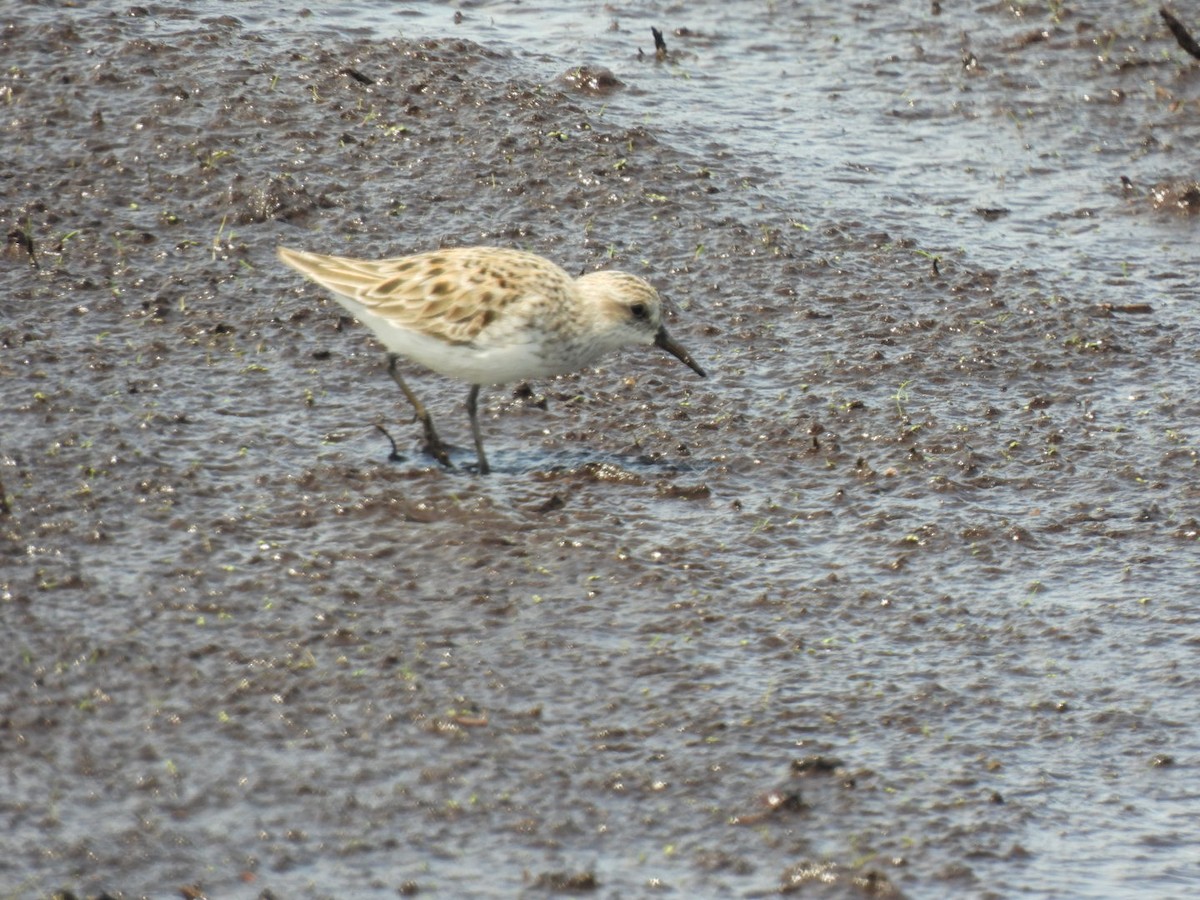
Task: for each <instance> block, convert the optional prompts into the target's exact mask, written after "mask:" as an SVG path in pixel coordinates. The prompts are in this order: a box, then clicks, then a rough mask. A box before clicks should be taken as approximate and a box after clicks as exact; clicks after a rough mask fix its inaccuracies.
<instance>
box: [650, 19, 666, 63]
mask: <svg viewBox="0 0 1200 900" xmlns="http://www.w3.org/2000/svg"><path fill="white" fill-rule="evenodd" d="M650 32H651V34H653V35H654V55H655V56H657V57H658V58H659V59H662V58H663V57H664V56H666V55H667V42H666V40H664V39H663V33H662V32H661V31H659V30H658V29H657V28H655V27H654V26H653V25H651V26H650Z"/></svg>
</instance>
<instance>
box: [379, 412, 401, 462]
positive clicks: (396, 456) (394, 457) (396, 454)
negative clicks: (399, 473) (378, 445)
mask: <svg viewBox="0 0 1200 900" xmlns="http://www.w3.org/2000/svg"><path fill="white" fill-rule="evenodd" d="M375 427H376V428H378V429H379V431H380V433H381V434H382V435H383V436H384V437H385V438H387V439H388V443H389V444H391V445H392V452H391V453H389V454H388V462H404V457H403V456H401V455H400V451H399V449H397V447H396V442H395V441H394V440H392V436H391V435H390V434H388V430H387V429H386V428H384V427H383V426H382V425H380V424H379V423H378V422H376V423H375Z"/></svg>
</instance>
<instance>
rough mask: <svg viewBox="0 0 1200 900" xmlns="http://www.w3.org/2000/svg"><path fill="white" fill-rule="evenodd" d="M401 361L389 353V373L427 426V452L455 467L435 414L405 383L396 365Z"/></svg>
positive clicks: (445, 464)
mask: <svg viewBox="0 0 1200 900" xmlns="http://www.w3.org/2000/svg"><path fill="white" fill-rule="evenodd" d="M399 361H400V357H399V356H397V355H396V354H395V353H389V354H388V374H389V375H391V376H392V378H393V380H395V382H396V384H398V385H400V390H402V391H404V396H405V397H407V398H408V402H409V403H411V404H412V408H413V411H414V412H415V413H416V414H417V418H418V419H420V420H421V424H422V425H424V426H425V452H426V453H428V454H429V455H430V456H432V457H433V458H434V459H436V460H437V461H438V462H440V463H441V464H442V465H443V466H446V467H447V468H450V469H452V468H454V464H453V463H452V462H450V454H449V453H447V452H446V448H445V446H444V445H443V444H442V439H441V438H439V437H438V434H437V432H436V431H435V430H434V428H433V416H431V415H429V411H428V410H427V409H425V404H424V403H422V402H421V401H420V400H418V399H417V395H416V394H414V393H413V392H412V391H411V390H410V389H409V387H408V385H407V384H405V383H404V379H403V378H402V377H401V376H400V370H399V369H398V368H397V367H396V364H397V363H398V362H399Z"/></svg>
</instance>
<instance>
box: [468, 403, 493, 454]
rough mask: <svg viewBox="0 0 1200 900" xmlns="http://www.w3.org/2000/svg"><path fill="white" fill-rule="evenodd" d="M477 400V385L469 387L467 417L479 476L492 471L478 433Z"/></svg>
mask: <svg viewBox="0 0 1200 900" xmlns="http://www.w3.org/2000/svg"><path fill="white" fill-rule="evenodd" d="M478 400H479V385H477V384H473V385H471V390H470V391H468V392H467V415H468V416H470V417H471V435H472V436H473V437H474V438H475V454H476V455H477V456H478V457H479V474H480V475H486V474H488V473H489V472H490V471H492V469H491V466H489V465H488V461H487V457H486V456H484V454H483V435H481V434H480V433H479V416H478V415H476V403H477V401H478Z"/></svg>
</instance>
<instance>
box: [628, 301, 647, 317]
mask: <svg viewBox="0 0 1200 900" xmlns="http://www.w3.org/2000/svg"><path fill="white" fill-rule="evenodd" d="M629 312H630V313H631V314H632V315H633V317H634V318H635V319H644V318H646V316H648V315H650V310H649V309H648V308H647V307H646V304H645V303H634V304H633V305H632V306H630V307H629Z"/></svg>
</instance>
